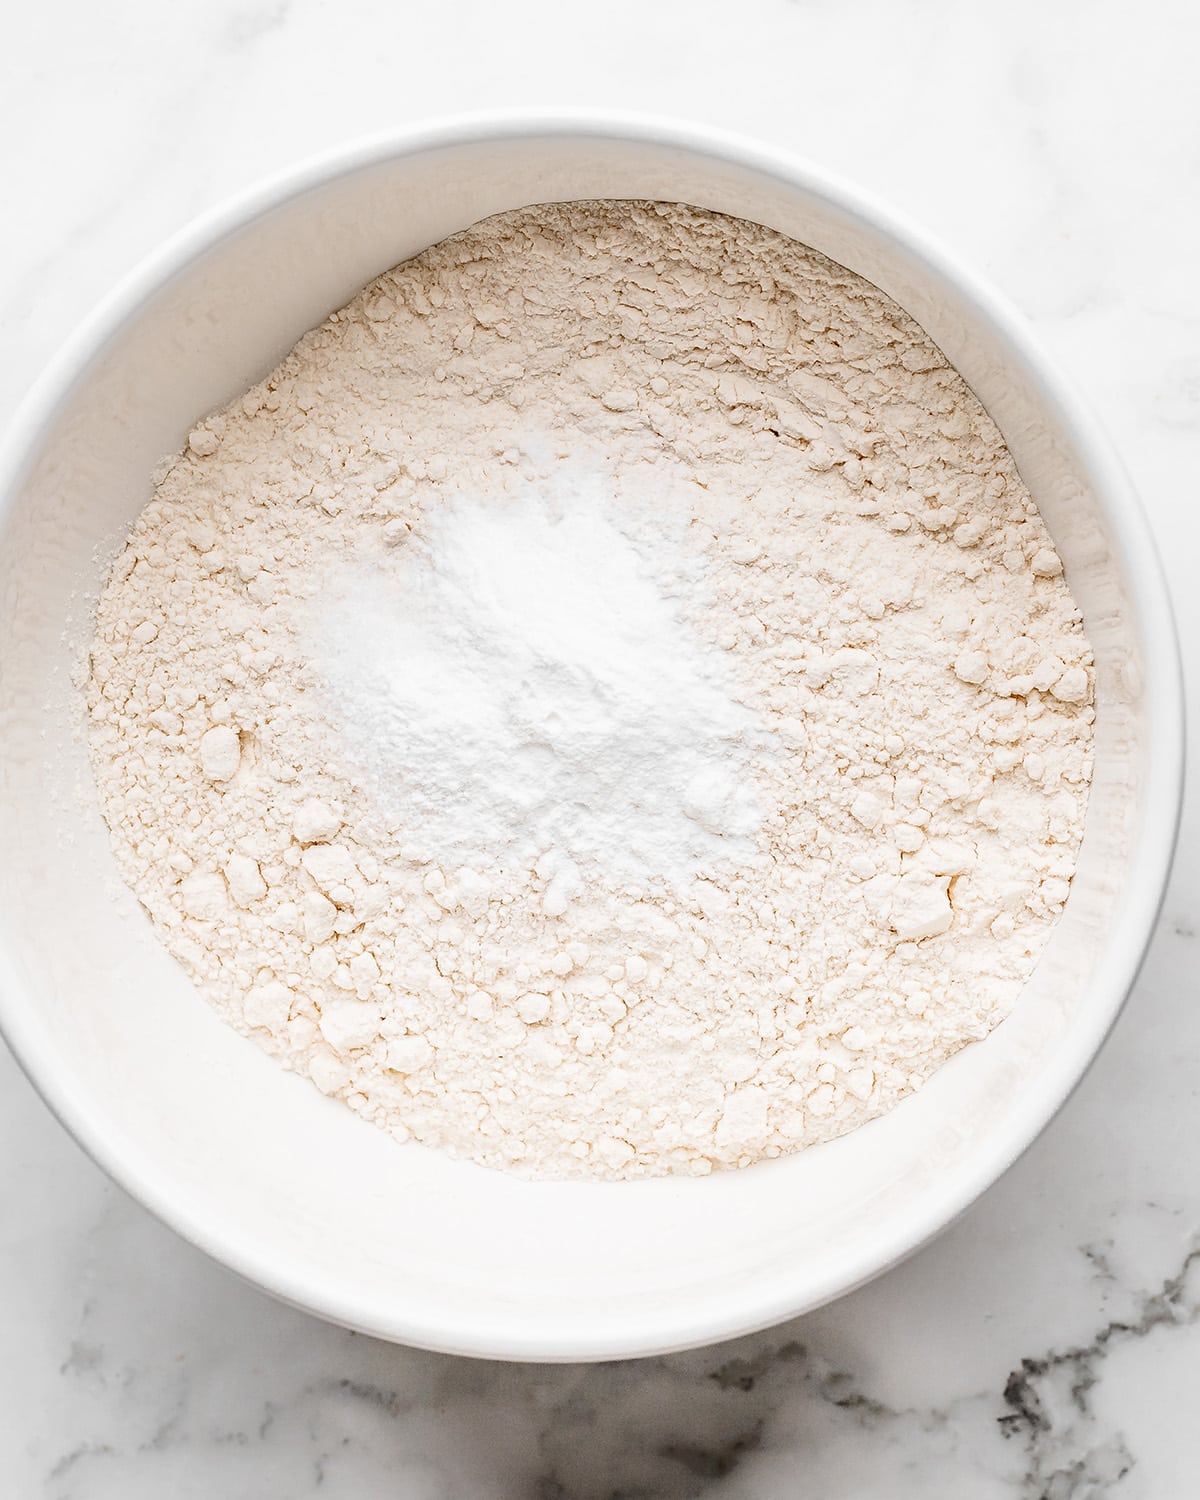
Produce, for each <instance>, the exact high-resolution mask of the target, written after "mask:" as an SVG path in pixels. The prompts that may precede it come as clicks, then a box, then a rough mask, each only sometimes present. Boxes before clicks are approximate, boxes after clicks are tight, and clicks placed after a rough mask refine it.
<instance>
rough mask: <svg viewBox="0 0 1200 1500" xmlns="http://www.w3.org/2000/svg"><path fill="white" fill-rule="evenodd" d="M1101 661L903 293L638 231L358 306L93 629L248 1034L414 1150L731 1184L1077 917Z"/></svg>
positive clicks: (108, 596) (249, 404) (152, 830)
mask: <svg viewBox="0 0 1200 1500" xmlns="http://www.w3.org/2000/svg"><path fill="white" fill-rule="evenodd" d="M1091 700H1092V658H1091V653H1090V650H1089V647H1088V643H1087V640H1086V638H1085V636H1084V633H1083V629H1082V624H1081V618H1080V615H1079V611H1078V610H1077V608H1076V607H1075V605H1074V602H1073V600H1072V599H1071V595H1070V592H1069V590H1068V588H1067V585H1066V581H1065V580H1064V578H1063V576H1062V565H1061V563H1060V561H1059V558H1058V556H1057V554H1056V553H1055V551H1054V548H1053V546H1052V544H1051V541H1050V539H1049V536H1048V535H1047V532H1046V530H1045V527H1044V526H1043V524H1042V522H1041V519H1040V517H1039V516H1038V513H1037V510H1036V507H1035V506H1034V504H1033V502H1032V501H1031V499H1030V497H1029V494H1028V492H1027V491H1026V489H1025V487H1024V485H1023V484H1022V482H1021V480H1020V477H1019V475H1018V474H1017V472H1016V469H1015V467H1014V465H1013V462H1012V459H1011V457H1010V455H1009V453H1008V451H1007V449H1006V448H1005V446H1004V443H1003V441H1002V439H1001V437H1000V435H999V434H998V432H997V431H996V429H995V427H994V426H993V424H992V423H991V421H990V420H989V419H988V417H987V416H986V414H985V413H984V412H983V411H982V409H981V408H980V406H979V404H978V402H976V401H975V399H974V398H973V396H972V395H971V393H970V392H969V391H968V390H967V388H966V387H965V385H964V384H963V382H962V381H961V379H960V378H959V377H958V376H957V374H955V372H954V371H953V370H951V369H950V368H949V367H948V366H947V365H946V362H945V360H944V359H943V358H942V356H941V355H940V353H939V352H938V350H937V349H936V348H934V347H933V346H932V344H931V343H930V342H929V340H928V339H927V338H926V337H925V335H924V334H923V333H922V332H921V331H920V330H919V329H918V328H917V327H916V326H915V325H914V324H913V323H912V322H911V321H910V320H909V319H908V318H907V317H906V316H905V315H904V314H903V313H902V312H901V311H900V310H899V309H898V308H896V307H895V306H894V304H892V303H891V302H889V301H888V300H887V298H885V297H884V296H883V295H882V294H881V293H880V292H878V291H877V290H876V289H875V288H873V287H871V286H870V285H868V284H867V283H866V282H864V281H862V280H861V279H860V278H858V277H856V276H854V275H852V274H850V273H849V272H847V271H845V270H843V269H842V268H840V267H837V266H835V265H832V264H831V263H830V262H828V261H826V260H824V259H823V258H822V257H820V256H818V255H816V254H814V253H813V252H811V251H809V250H807V249H805V248H804V247H802V246H799V245H796V244H794V243H793V242H791V241H788V240H786V239H784V238H782V237H781V236H779V235H777V234H774V233H772V232H770V231H768V230H765V229H761V228H758V227H756V226H753V225H749V224H744V223H741V222H738V221H735V220H730V219H725V218H721V217H719V216H716V215H711V214H707V213H703V212H700V211H698V210H693V209H687V208H681V207H678V206H670V205H662V204H634V203H604V204H569V205H555V206H548V207H541V208H534V209H529V210H524V211H522V212H520V213H516V214H510V215H505V216H503V217H501V218H498V219H494V220H490V221H488V222H487V223H484V224H481V225H479V226H477V227H476V228H475V229H473V230H471V231H469V232H468V233H466V234H463V235H458V236H456V237H454V238H453V239H451V240H447V241H445V242H444V243H443V244H440V245H437V246H435V247H434V248H433V249H431V250H429V251H427V252H426V253H425V254H423V255H421V256H419V257H417V258H416V259H415V260H413V261H410V262H408V263H406V264H405V265H403V266H400V267H398V268H397V269H396V270H394V271H392V272H390V273H388V274H387V275H385V276H383V277H381V278H379V280H378V281H376V282H374V283H373V284H372V285H371V286H369V287H367V288H366V289H365V290H364V291H363V292H362V293H361V295H360V296H358V297H357V298H355V300H354V301H353V302H352V303H351V304H350V305H349V306H348V307H346V308H344V309H342V310H341V311H339V312H337V313H335V314H334V315H333V316H332V317H331V318H330V319H328V320H327V321H326V322H325V323H324V324H323V325H322V326H321V327H320V328H318V329H316V330H314V331H313V332H312V333H310V334H309V335H307V336H306V337H305V338H304V339H303V340H302V341H301V342H300V344H299V345H298V346H297V348H296V349H295V350H294V351H293V353H292V354H291V355H289V356H288V358H287V359H286V360H285V361H284V362H283V364H282V365H280V367H279V368H278V369H277V370H276V371H274V372H273V373H272V375H270V376H269V377H268V378H267V379H266V380H265V381H263V382H262V383H261V384H260V385H258V386H256V387H255V388H254V389H253V390H251V391H250V392H248V393H247V394H246V396H245V397H244V398H242V399H241V400H239V401H237V402H235V403H233V404H232V405H231V406H229V407H228V408H226V409H225V410H223V411H221V412H219V413H217V414H215V415H214V416H212V417H210V418H209V419H207V420H206V421H205V422H204V423H202V424H201V425H200V426H199V427H198V428H197V429H196V431H195V432H194V433H193V434H192V437H191V440H190V443H189V445H188V449H187V451H186V452H184V453H183V454H182V455H180V456H179V457H177V458H176V459H175V460H174V461H173V462H172V463H171V465H170V466H169V468H168V470H167V472H166V473H165V475H164V477H163V479H162V482H161V483H160V484H159V486H158V489H157V491H156V494H155V496H154V498H153V499H152V500H151V502H150V504H149V505H148V506H147V507H146V509H145V511H144V512H143V514H142V516H141V517H140V518H139V520H138V522H137V524H136V525H135V527H134V528H133V531H132V532H131V534H130V537H129V539H128V542H127V545H126V547H125V549H124V550H123V552H122V553H121V555H120V557H118V559H117V560H116V562H115V564H114V567H113V571H112V574H111V577H110V579H109V582H108V584H107V586H106V588H105V590H104V591H103V594H102V597H101V598H100V600H99V603H98V607H97V616H96V633H95V639H94V642H93V649H92V658H91V673H90V680H89V684H88V708H89V715H90V728H91V742H92V750H93V764H94V767H95V774H96V782H97V787H98V789H99V794H100V798H101V803H102V806H103V810H104V814H105V817H106V819H107V821H108V824H109V827H110V830H111V833H112V841H113V848H114V851H115V854H116V857H117V860H118V863H119V865H120V868H121V869H122V871H123V873H124V875H125V877H126V879H127V880H128V881H129V883H130V885H131V886H132V888H133V889H134V890H135V891H136V893H137V895H138V897H139V898H140V900H141V901H142V903H143V905H144V907H145V909H146V911H147V912H148V913H149V915H150V918H151V920H152V921H153V923H154V926H155V929H156V931H157V932H158V934H159V936H160V937H161V939H162V941H163V942H164V943H165V944H166V945H167V946H168V948H169V949H170V951H171V952H172V953H174V954H175V956H176V957H177V958H178V959H179V961H180V962H181V963H182V964H183V965H184V967H185V968H186V969H187V971H188V972H189V973H190V974H191V975H192V977H193V978H194V979H195V981H196V983H197V984H198V985H199V986H200V988H201V989H202V990H203V992H204V993H205V994H206V995H207V996H208V997H209V998H210V999H211V1000H212V1001H213V1003H214V1004H215V1005H216V1006H217V1007H218V1008H219V1009H220V1011H221V1013H222V1014H223V1015H224V1016H225V1017H226V1018H227V1019H228V1020H229V1022H230V1023H231V1024H232V1025H234V1026H236V1027H238V1028H239V1029H240V1030H242V1031H244V1032H246V1033H247V1034H249V1035H252V1036H253V1037H255V1039H256V1040H258V1041H259V1042H260V1043H261V1044H262V1045H263V1046H265V1047H267V1048H268V1049H269V1050H270V1051H271V1052H272V1053H273V1054H274V1055H275V1056H276V1057H278V1058H279V1059H280V1061H281V1062H282V1063H284V1064H285V1065H286V1066H288V1067H290V1068H294V1069H296V1070H297V1071H299V1072H301V1073H303V1074H306V1075H308V1076H310V1077H311V1078H312V1079H313V1080H314V1082H315V1083H316V1084H317V1085H318V1087H320V1088H321V1089H322V1090H324V1091H325V1092H326V1093H327V1094H330V1095H333V1096H336V1097H338V1098H340V1099H343V1100H345V1101H346V1103H348V1104H349V1105H350V1107H351V1108H353V1109H355V1110H356V1111H358V1112H359V1113H360V1114H361V1115H363V1116H364V1117H365V1118H367V1119H369V1120H372V1121H374V1122H376V1123H377V1124H379V1125H381V1126H383V1127H384V1128H386V1129H388V1130H390V1131H391V1132H392V1133H393V1134H394V1135H395V1136H396V1137H397V1138H398V1139H400V1140H408V1139H416V1140H418V1141H421V1142H424V1143H426V1144H429V1145H432V1146H437V1147H440V1148H442V1149H444V1150H447V1151H449V1152H452V1153H454V1154H456V1155H459V1156H463V1157H468V1158H471V1159H473V1160H475V1161H478V1162H481V1163H484V1164H486V1165H491V1166H497V1167H502V1168H506V1169H509V1170H515V1171H520V1172H524V1173H526V1174H529V1175H541V1176H551V1175H553V1176H571V1175H574V1176H595V1177H632V1176H638V1175H645V1174H655V1173H664V1172H688V1173H700V1172H706V1171H709V1170H711V1169H713V1168H716V1167H735V1166H741V1165H745V1164H747V1163H750V1162H753V1161H757V1160H760V1159H762V1158H764V1157H771V1156H776V1155H779V1154H780V1153H782V1152H787V1151H793V1150H796V1149H799V1148H801V1147H804V1146H807V1145H809V1144H812V1143H814V1142H818V1141H823V1140H828V1139H830V1138H832V1137H835V1136H837V1135H840V1134H842V1133H844V1132H845V1131H847V1130H850V1129H853V1128H854V1127H855V1126H857V1125H860V1124H862V1123H863V1122H864V1121H866V1120H868V1119H871V1118H872V1117H874V1116H876V1115H879V1114H881V1113H883V1112H884V1111H886V1110H888V1109H891V1108H892V1107H893V1106H894V1105H895V1104H896V1103H897V1102H898V1101H900V1100H901V1099H903V1098H904V1097H905V1095H907V1094H910V1093H911V1092H912V1091H913V1090H914V1089H916V1088H918V1087H919V1086H920V1085H921V1083H922V1082H923V1081H924V1080H925V1079H926V1078H928V1077H929V1075H930V1074H931V1073H932V1072H933V1071H934V1070H935V1069H936V1068H937V1067H939V1066H940V1065H941V1064H942V1063H943V1062H944V1061H945V1060H946V1059H947V1058H948V1057H949V1056H951V1054H953V1053H954V1052H955V1051H956V1050H957V1049H958V1048H960V1047H962V1046H963V1045H964V1044H966V1043H968V1042H971V1041H976V1040H979V1039H980V1038H982V1037H984V1036H986V1035H987V1033H988V1031H989V1030H991V1028H992V1027H994V1026H995V1025H996V1024H998V1022H1000V1021H1001V1020H1002V1019H1003V1017H1004V1016H1005V1015H1006V1014H1007V1012H1008V1011H1009V1009H1010V1008H1011V1006H1012V1005H1013V1003H1014V1001H1015V999H1016V997H1017V995H1018V994H1019V992H1020V989H1021V986H1022V984H1023V983H1024V981H1025V980H1026V979H1027V978H1028V976H1029V974H1030V972H1031V971H1032V968H1033V966H1034V963H1035V962H1036V960H1037V957H1038V955H1039V953H1040V952H1041V950H1042V948H1043V946H1044V944H1045V942H1046V940H1047V937H1048V936H1049V933H1050V930H1051V927H1052V925H1053V923H1054V921H1055V919H1056V918H1057V916H1058V914H1059V913H1060V912H1061V911H1062V908H1063V903H1064V902H1065V900H1066V898H1067V895H1068V893H1069V890H1070V882H1071V877H1072V874H1073V872H1074V868H1075V858H1076V852H1077V849H1078V845H1079V841H1080V837H1081V833H1082V828H1083V820H1084V813H1085V809H1086V799H1087V787H1088V780H1089V776H1090V772H1091V751H1092V725H1093V720H1094V712H1093V709H1092V707H1091Z"/></svg>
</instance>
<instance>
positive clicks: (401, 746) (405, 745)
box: [308, 474, 761, 907]
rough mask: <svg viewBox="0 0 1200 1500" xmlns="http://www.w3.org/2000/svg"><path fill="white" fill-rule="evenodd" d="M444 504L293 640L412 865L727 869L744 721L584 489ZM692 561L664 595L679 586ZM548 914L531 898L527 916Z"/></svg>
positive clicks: (733, 855) (614, 872)
mask: <svg viewBox="0 0 1200 1500" xmlns="http://www.w3.org/2000/svg"><path fill="white" fill-rule="evenodd" d="M571 480H572V476H571V475H569V474H565V475H560V477H559V482H558V483H557V485H556V494H555V504H554V507H553V509H551V508H549V506H548V504H547V501H546V499H545V498H544V497H543V496H539V495H537V494H524V495H519V496H518V497H516V498H515V499H513V500H511V501H509V502H508V503H507V504H501V505H496V504H493V505H484V504H481V503H480V502H479V501H477V500H475V501H465V500H461V499H459V500H455V499H451V500H450V501H449V502H448V503H447V504H446V505H445V506H444V507H443V508H441V509H438V510H436V511H434V512H433V513H432V514H431V515H430V517H429V521H428V525H427V526H426V527H425V528H424V529H423V530H422V532H420V533H418V534H416V535H411V534H410V533H408V532H407V530H405V532H404V536H405V537H406V538H408V537H410V536H411V540H408V541H407V543H406V545H403V546H397V547H395V548H393V549H390V550H389V552H388V553H387V554H385V556H384V558H383V559H381V560H380V561H379V562H377V563H376V565H375V567H374V568H373V569H371V570H369V571H368V570H367V569H365V568H363V567H361V566H360V567H358V568H355V569H353V570H352V571H350V572H343V573H340V574H338V575H336V578H335V580H334V582H333V583H332V586H331V587H330V589H329V591H328V592H327V593H326V594H324V595H323V596H322V597H321V598H320V600H319V601H318V605H317V608H316V609H315V610H314V611H313V612H312V614H313V618H312V622H311V624H310V628H309V631H308V635H309V638H310V641H311V646H310V649H311V651H312V654H313V661H314V665H315V668H316V670H317V672H318V674H319V675H320V676H321V677H322V678H323V680H324V683H325V689H326V696H327V700H328V701H329V702H330V704H331V706H332V719H333V722H334V723H335V724H336V725H337V726H338V735H337V744H331V746H330V750H331V753H336V752H337V750H338V748H339V746H340V747H341V750H342V755H343V757H344V759H345V761H346V764H347V765H349V766H350V767H352V769H353V771H354V772H355V773H356V777H357V779H358V780H360V781H361V783H362V785H363V786H364V788H365V789H366V790H367V791H368V793H369V794H370V795H371V797H372V799H373V801H374V804H375V805H376V806H377V807H378V809H379V811H380V815H381V817H383V818H385V819H386V820H387V822H388V825H389V826H390V827H391V828H394V829H396V830H400V831H402V832H403V836H404V838H405V840H406V842H407V843H408V845H409V846H410V848H411V850H412V852H413V854H414V855H415V856H416V857H417V858H420V859H425V860H441V861H443V862H444V861H446V860H457V861H460V862H466V863H470V864H479V863H481V862H482V863H492V864H495V863H497V862H499V863H501V864H504V865H507V866H515V867H518V868H520V867H526V868H528V867H529V866H531V865H534V864H537V863H538V862H540V861H544V860H546V859H550V860H553V861H555V862H556V863H557V865H558V872H557V874H556V876H555V879H554V882H553V892H552V894H551V895H550V897H549V899H550V901H551V902H552V904H557V903H560V902H562V901H565V899H566V897H567V896H568V895H569V894H574V891H575V890H576V889H578V887H579V883H580V878H581V877H580V874H579V869H578V867H579V865H580V864H581V863H582V864H584V865H588V864H589V863H590V864H593V865H594V866H595V867H596V868H597V869H598V870H599V871H601V872H602V873H603V874H604V875H605V876H606V877H608V878H610V879H622V880H629V879H639V878H646V877H656V876H661V877H662V878H664V879H666V880H667V881H668V882H669V883H670V884H671V885H672V887H674V888H676V889H677V888H679V887H680V886H681V885H683V884H684V883H685V882H686V880H687V879H688V878H689V877H690V876H693V875H696V874H698V873H699V872H700V871H701V870H705V871H707V872H712V871H713V870H714V868H715V866H716V864H717V863H719V862H720V861H722V860H724V861H727V862H733V861H736V862H740V863H745V862H746V861H747V860H749V859H750V858H752V856H753V854H754V843H753V840H752V837H751V835H753V833H754V832H755V830H756V829H757V827H758V823H759V821H760V813H759V808H758V800H757V796H756V794H755V791H754V788H753V786H752V785H751V784H750V783H749V781H748V780H747V772H748V770H749V764H748V762H749V757H750V754H751V753H752V751H753V749H754V746H755V741H756V738H760V737H761V736H756V733H755V719H754V715H753V714H751V713H750V712H749V711H748V710H747V709H745V708H744V707H742V706H741V705H739V704H738V703H736V702H735V701H734V699H733V697H732V696H731V693H730V688H729V684H728V682H727V681H726V679H727V678H728V675H729V674H728V671H727V668H726V664H725V661H724V653H723V652H721V651H720V650H719V649H715V648H709V649H708V650H707V651H706V650H705V649H703V646H702V643H701V642H700V640H699V639H698V638H697V637H696V636H695V635H694V634H693V633H692V632H691V631H689V630H688V629H687V628H686V627H685V626H684V625H683V624H682V623H681V621H680V620H679V619H678V618H677V616H676V614H675V612H674V611H673V609H672V605H671V600H670V598H669V597H668V594H667V592H666V591H665V589H664V587H663V586H662V585H661V584H660V582H659V581H658V580H657V579H656V578H655V577H654V574H653V572H652V570H651V569H652V563H651V562H649V561H646V560H643V558H642V556H640V555H639V551H638V549H637V547H636V546H635V545H634V543H633V541H632V540H631V539H630V537H629V536H627V535H625V534H624V533H623V532H622V531H620V530H619V529H618V528H617V526H616V525H615V524H614V523H613V520H612V519H611V518H610V517H609V516H608V515H606V513H605V508H604V505H603V504H602V503H601V502H600V500H599V499H598V497H597V496H596V495H595V493H594V492H593V493H588V490H589V486H588V485H587V483H586V482H584V483H583V484H581V485H579V486H576V485H573V484H572V482H571ZM699 571H700V569H699V567H698V563H697V562H693V564H692V565H691V567H690V568H688V570H687V576H686V577H685V578H680V579H678V580H676V581H675V585H674V586H675V587H676V589H678V588H680V587H684V586H687V585H690V586H691V587H693V588H695V587H696V581H697V577H698V574H699ZM545 905H546V900H545V899H544V900H543V907H545Z"/></svg>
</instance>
